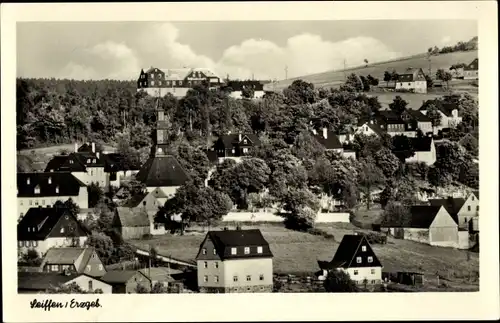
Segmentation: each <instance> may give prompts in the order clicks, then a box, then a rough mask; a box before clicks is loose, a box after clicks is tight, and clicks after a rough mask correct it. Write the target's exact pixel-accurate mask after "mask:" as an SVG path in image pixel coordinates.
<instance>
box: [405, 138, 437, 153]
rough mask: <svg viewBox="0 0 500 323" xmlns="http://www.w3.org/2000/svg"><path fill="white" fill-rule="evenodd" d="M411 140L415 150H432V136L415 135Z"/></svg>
mask: <svg viewBox="0 0 500 323" xmlns="http://www.w3.org/2000/svg"><path fill="white" fill-rule="evenodd" d="M410 141H411V145H412V147H413V149H414V150H415V151H431V148H432V137H420V138H419V137H413V138H410Z"/></svg>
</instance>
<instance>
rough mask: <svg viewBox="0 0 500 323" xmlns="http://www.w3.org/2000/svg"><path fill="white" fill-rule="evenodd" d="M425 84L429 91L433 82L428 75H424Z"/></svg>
mask: <svg viewBox="0 0 500 323" xmlns="http://www.w3.org/2000/svg"><path fill="white" fill-rule="evenodd" d="M425 82H426V83H427V88H428V89H431V88H432V86H433V85H434V82H433V81H432V78H431V77H430V76H429V75H427V74H425Z"/></svg>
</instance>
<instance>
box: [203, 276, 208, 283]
mask: <svg viewBox="0 0 500 323" xmlns="http://www.w3.org/2000/svg"><path fill="white" fill-rule="evenodd" d="M203 281H204V282H205V283H206V282H208V276H207V275H205V276H203Z"/></svg>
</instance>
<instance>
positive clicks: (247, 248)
mask: <svg viewBox="0 0 500 323" xmlns="http://www.w3.org/2000/svg"><path fill="white" fill-rule="evenodd" d="M249 253H250V247H245V255H248V254H249Z"/></svg>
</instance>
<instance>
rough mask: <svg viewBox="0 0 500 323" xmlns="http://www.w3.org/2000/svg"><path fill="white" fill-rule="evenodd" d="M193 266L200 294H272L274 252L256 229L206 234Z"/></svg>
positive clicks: (237, 229)
mask: <svg viewBox="0 0 500 323" xmlns="http://www.w3.org/2000/svg"><path fill="white" fill-rule="evenodd" d="M196 263H197V275H198V288H199V290H200V292H202V293H255V292H272V289H273V253H272V252H271V249H270V247H269V243H268V242H267V241H266V239H264V237H263V236H262V233H261V232H260V230H258V229H251V230H242V229H240V228H239V227H238V228H236V230H228V229H227V228H225V229H224V230H222V231H209V232H208V233H207V235H206V236H205V239H204V240H203V242H202V243H201V245H200V248H199V250H198V254H197V256H196Z"/></svg>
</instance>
